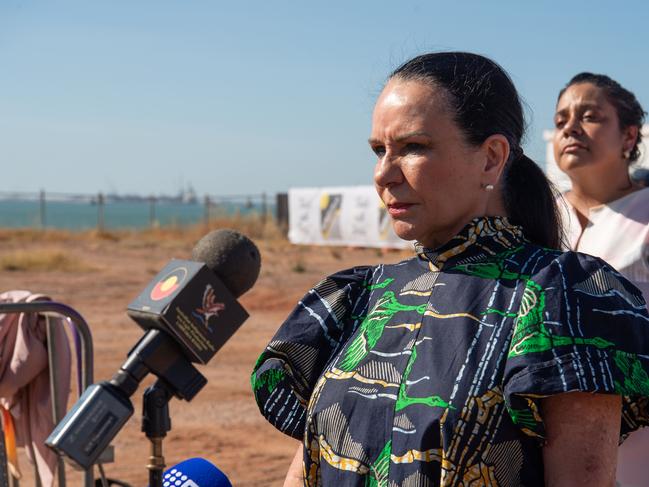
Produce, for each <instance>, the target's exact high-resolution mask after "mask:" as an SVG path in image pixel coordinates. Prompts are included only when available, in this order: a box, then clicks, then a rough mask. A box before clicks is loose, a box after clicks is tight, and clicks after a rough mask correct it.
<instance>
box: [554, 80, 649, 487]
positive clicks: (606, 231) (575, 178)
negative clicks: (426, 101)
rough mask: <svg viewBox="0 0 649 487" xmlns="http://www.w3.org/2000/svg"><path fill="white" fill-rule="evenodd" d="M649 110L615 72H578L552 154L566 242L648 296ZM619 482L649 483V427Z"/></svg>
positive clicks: (624, 451) (561, 108) (624, 457)
mask: <svg viewBox="0 0 649 487" xmlns="http://www.w3.org/2000/svg"><path fill="white" fill-rule="evenodd" d="M644 116H645V112H644V110H643V109H642V106H641V105H640V103H639V102H638V100H637V99H636V97H635V95H634V94H633V93H631V92H630V91H628V90H626V89H625V88H623V87H622V86H621V85H620V84H619V83H617V82H616V81H615V80H613V79H611V78H610V77H608V76H606V75H602V74H593V73H580V74H578V75H576V76H574V77H573V78H572V79H571V80H570V81H569V82H568V84H567V86H566V87H565V88H564V89H563V90H561V92H560V93H559V99H558V100H557V108H556V113H555V116H554V122H555V126H556V131H555V134H554V155H555V159H556V161H557V163H558V165H559V168H560V169H561V170H562V171H563V172H565V173H566V174H567V175H568V176H569V177H570V180H571V182H572V188H571V190H570V191H568V192H567V193H565V194H564V195H563V196H564V199H565V202H562V203H563V204H560V205H559V207H560V209H561V210H562V212H563V214H562V220H563V223H564V228H565V234H566V237H567V239H566V240H567V242H566V243H567V247H568V248H569V249H570V250H576V251H579V252H584V253H587V254H591V255H595V256H597V257H601V258H602V259H604V260H605V261H606V262H608V263H609V264H610V265H611V266H613V267H614V268H615V269H617V270H618V271H619V272H620V274H622V275H623V276H624V277H626V278H627V279H628V280H629V281H631V282H632V283H633V284H634V285H635V286H637V287H638V288H639V289H640V290H641V291H642V292H643V294H644V298H645V300H647V298H648V297H649V188H646V187H644V186H643V185H642V184H640V183H639V182H635V181H633V179H631V177H630V175H629V166H630V165H631V164H632V163H634V162H635V161H637V160H638V158H639V155H640V153H639V150H638V146H639V144H640V140H641V137H642V133H641V129H642V124H643V122H644ZM617 470H618V474H617V479H618V482H619V483H620V485H623V486H627V485H628V486H642V485H647V483H648V481H647V479H648V478H649V429H642V430H641V431H638V432H637V433H634V434H633V435H631V437H630V438H629V439H628V440H626V442H625V443H624V444H623V446H622V447H621V448H620V450H619V456H618V468H617Z"/></svg>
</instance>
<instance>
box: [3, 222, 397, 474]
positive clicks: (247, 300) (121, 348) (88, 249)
mask: <svg viewBox="0 0 649 487" xmlns="http://www.w3.org/2000/svg"><path fill="white" fill-rule="evenodd" d="M201 233H202V232H200V230H197V231H192V232H187V234H185V235H182V234H180V233H169V232H166V233H165V232H158V233H156V232H147V233H139V234H138V233H134V234H119V235H103V236H102V235H99V236H98V235H94V234H82V235H74V234H65V233H50V234H47V235H46V236H42V235H40V236H39V234H38V233H31V232H26V233H15V232H13V233H12V232H9V233H1V234H0V243H1V245H0V261H1V262H2V263H3V265H4V266H5V267H7V265H6V264H7V262H9V263H10V262H12V260H14V259H15V260H18V261H19V260H20V259H23V260H24V259H25V256H42V257H43V261H44V262H45V264H39V265H41V266H43V265H44V266H45V267H48V264H47V262H48V261H51V265H50V267H51V266H54V267H57V266H58V267H59V270H51V269H47V268H45V269H39V268H38V265H36V264H28V265H27V266H26V267H28V268H27V269H25V270H2V271H1V272H0V289H1V290H10V289H28V290H30V291H33V292H39V293H45V294H48V295H49V296H51V297H52V298H54V299H56V300H58V301H61V302H64V303H66V304H69V305H71V306H72V307H74V308H75V309H76V310H77V311H79V312H80V313H81V314H82V315H83V316H84V317H85V319H86V320H87V321H88V323H89V325H90V327H91V330H92V334H93V339H94V347H95V362H94V364H95V365H94V366H95V381H99V380H104V379H108V378H110V377H111V376H112V374H113V373H114V372H115V371H117V369H118V368H119V366H120V364H121V363H122V362H123V360H124V358H125V356H126V353H127V352H128V350H129V349H130V347H131V346H132V345H133V344H134V343H135V342H136V341H137V340H138V338H139V337H140V336H141V334H142V330H141V329H140V328H139V327H138V326H137V325H136V324H135V323H134V322H132V321H130V319H129V318H128V317H127V316H126V314H125V308H126V306H127V304H128V303H129V302H130V301H131V300H132V299H133V298H134V297H135V296H136V295H137V294H138V293H139V292H140V291H141V290H142V288H144V286H145V285H146V284H147V283H148V281H149V280H150V279H151V278H152V277H153V276H154V275H155V274H156V273H157V272H158V271H159V270H160V269H161V268H162V267H163V266H164V265H165V264H166V263H167V261H168V260H169V259H170V258H172V257H176V258H188V256H189V255H190V252H191V248H192V246H193V244H194V243H195V242H196V240H197V239H198V237H199V236H200V234H201ZM256 242H257V244H258V246H259V248H260V251H261V254H262V271H261V275H260V278H259V280H258V281H257V284H256V286H255V287H254V288H253V290H251V291H250V292H248V293H247V294H246V295H244V296H243V297H242V298H241V302H242V304H243V305H244V307H245V308H246V309H247V310H248V312H249V313H250V315H251V317H250V319H249V320H248V321H247V322H246V323H245V324H244V325H243V327H242V328H241V329H240V330H239V331H238V332H237V334H236V335H235V336H234V337H233V338H232V339H231V340H230V341H229V342H228V343H227V344H226V345H225V346H224V347H223V348H222V349H221V351H220V352H219V353H218V354H217V355H216V356H215V357H214V359H212V361H211V362H210V363H209V364H208V365H207V366H203V367H200V368H201V372H202V373H203V374H204V375H205V376H206V377H207V378H208V381H209V382H208V384H207V386H205V388H204V389H203V390H202V391H201V392H200V394H199V395H198V396H197V397H196V398H195V399H194V400H193V401H192V402H190V403H187V402H181V401H178V400H176V399H174V400H172V402H171V405H170V411H171V417H172V426H173V428H172V430H171V432H170V433H169V435H168V436H167V438H166V440H165V442H164V453H165V459H166V463H167V465H173V464H175V463H178V462H179V461H182V460H183V459H186V458H188V457H192V456H202V457H204V458H206V459H208V460H210V461H212V462H213V463H214V464H215V465H217V466H218V467H219V468H221V469H222V470H223V471H224V472H225V473H226V474H227V475H228V476H229V478H230V479H231V481H232V483H233V485H235V486H241V487H252V486H281V485H282V481H283V478H284V474H285V471H286V469H287V467H288V465H289V462H290V459H291V458H292V456H293V453H294V451H295V448H296V446H297V443H296V441H295V440H293V439H292V438H289V437H287V436H284V435H283V434H281V433H279V432H278V431H276V430H275V429H274V428H273V427H272V426H270V425H269V424H268V423H266V421H265V420H264V419H263V418H262V416H261V415H260V414H259V412H258V410H257V406H256V404H255V402H254V399H253V396H252V392H251V389H250V381H249V376H250V371H251V369H252V366H253V364H254V362H255V360H256V358H257V356H258V355H259V353H260V352H261V351H262V350H263V348H264V346H265V345H266V343H267V342H268V341H269V340H270V338H271V337H272V335H273V333H274V332H275V330H276V329H277V327H278V326H279V324H281V322H282V320H283V319H284V318H285V316H286V315H287V314H288V313H289V312H290V310H291V309H292V307H293V306H294V304H295V302H296V301H297V300H298V299H299V298H300V297H301V296H302V295H303V294H304V292H305V291H306V290H307V289H308V288H309V287H311V286H312V285H313V284H315V283H316V282H317V281H318V280H320V279H321V278H322V277H323V276H325V275H326V274H329V273H332V272H334V271H336V270H340V269H344V268H348V267H352V266H354V265H360V264H374V263H378V262H395V261H398V260H401V259H403V258H404V257H405V256H407V255H408V253H407V252H405V253H404V252H394V251H389V252H385V251H380V250H377V249H342V248H329V247H296V246H292V245H290V244H288V243H287V242H286V241H284V240H282V239H279V238H276V237H275V238H272V239H270V238H267V239H263V238H261V239H256ZM61 256H63V257H64V258H65V259H64V260H65V261H66V262H67V264H66V265H65V266H61V264H60V262H59V263H58V264H57V263H56V262H58V261H60V260H61V259H60V257H61ZM57 257H58V260H57ZM9 267H12V266H11V265H9ZM61 268H63V270H62V269H61ZM149 379H150V378H149ZM151 382H152V380H146V381H145V383H143V384H142V385H141V386H140V389H139V390H138V391H137V392H136V393H135V395H134V396H133V403H134V405H135V411H136V413H135V415H134V416H133V417H132V418H131V420H130V421H129V422H128V423H127V425H126V426H125V427H124V428H123V429H122V431H121V432H120V433H119V435H118V436H117V438H116V439H115V441H114V442H113V444H114V446H115V456H116V459H115V462H114V463H112V464H108V465H106V473H107V475H108V476H109V477H113V478H117V479H120V480H123V481H126V482H128V483H130V484H132V485H133V486H136V485H146V484H147V481H148V474H147V471H146V469H145V464H146V460H147V456H148V448H149V444H148V441H147V440H146V438H145V437H144V434H143V433H141V432H140V422H141V415H140V408H141V393H142V391H143V390H144V387H145V386H146V385H148V384H150V383H151ZM74 400H76V397H75V396H71V399H70V405H72V403H73V402H74ZM22 466H23V470H25V479H24V480H23V481H22V482H21V485H33V479H32V478H31V476H30V472H29V467H28V465H26V464H24V463H23V465H22ZM67 477H68V483H69V485H81V476H80V475H79V474H78V473H74V472H72V473H70V472H69V473H68V476H67Z"/></svg>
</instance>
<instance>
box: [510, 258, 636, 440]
mask: <svg viewBox="0 0 649 487" xmlns="http://www.w3.org/2000/svg"><path fill="white" fill-rule="evenodd" d="M524 285H525V289H524V292H523V298H522V300H521V304H520V308H519V310H518V313H517V316H516V318H515V321H514V323H515V324H514V330H513V334H512V339H511V343H510V348H509V354H508V358H507V362H506V365H505V373H504V378H503V390H504V396H505V403H506V406H507V408H508V410H509V413H510V416H511V418H512V420H513V421H514V423H516V424H517V425H518V426H519V427H520V428H521V430H522V431H523V432H524V433H526V434H528V435H531V436H535V437H538V438H541V439H542V438H543V437H544V425H543V418H542V416H541V413H540V408H539V400H540V399H541V398H543V397H547V396H551V395H554V394H560V393H564V392H576V391H580V392H592V393H604V394H619V395H621V396H623V401H622V402H623V409H622V424H621V435H622V436H623V437H624V436H625V435H627V434H628V433H630V432H632V431H634V430H635V429H637V428H638V427H640V426H644V425H648V424H649V409H648V407H647V403H648V401H649V399H648V398H649V315H648V314H647V308H646V303H645V301H644V299H643V296H642V293H641V292H640V291H639V290H638V289H637V288H636V287H635V286H633V285H632V284H631V283H630V282H629V281H627V280H626V279H625V278H624V277H622V276H621V275H620V274H619V273H618V272H617V271H615V270H614V269H613V268H612V267H610V266H609V265H608V264H606V263H605V262H604V261H603V260H601V259H598V258H595V257H591V256H589V255H585V254H579V253H577V252H566V253H565V254H561V255H560V256H558V257H556V258H555V259H554V260H553V261H552V262H551V264H550V265H548V266H545V267H544V268H543V269H541V270H540V271H539V272H536V273H534V272H533V273H532V274H531V275H530V276H529V277H528V278H527V279H526V280H524Z"/></svg>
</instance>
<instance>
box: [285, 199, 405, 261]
mask: <svg viewBox="0 0 649 487" xmlns="http://www.w3.org/2000/svg"><path fill="white" fill-rule="evenodd" d="M288 222H289V230H288V238H289V240H290V241H291V242H292V243H294V244H307V245H343V246H346V245H349V246H355V247H381V248H411V247H412V242H407V241H405V240H401V239H400V238H399V237H397V236H396V235H395V233H394V231H393V230H392V222H391V219H390V215H388V213H387V211H386V209H385V207H384V206H383V203H382V202H381V199H380V198H379V197H378V195H377V194H376V190H375V189H374V187H373V186H340V187H329V188H294V189H289V191H288Z"/></svg>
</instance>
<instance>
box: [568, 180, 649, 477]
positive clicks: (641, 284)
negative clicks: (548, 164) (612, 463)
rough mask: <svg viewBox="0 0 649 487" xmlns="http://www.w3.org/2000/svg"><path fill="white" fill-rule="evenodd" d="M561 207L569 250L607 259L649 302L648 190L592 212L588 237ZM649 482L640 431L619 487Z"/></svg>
mask: <svg viewBox="0 0 649 487" xmlns="http://www.w3.org/2000/svg"><path fill="white" fill-rule="evenodd" d="M558 204H559V209H560V212H561V218H562V220H563V227H564V231H565V235H566V239H567V241H568V242H567V243H568V245H569V246H570V249H571V250H578V251H579V252H583V253H585V254H590V255H594V256H596V257H600V258H602V259H604V260H605V261H606V262H608V263H609V264H611V265H612V266H613V267H614V268H616V269H617V270H618V271H619V272H620V273H621V274H622V275H623V276H624V277H626V278H627V279H628V280H629V281H631V282H632V283H633V284H635V285H636V286H637V287H638V288H639V289H640V290H641V291H642V293H643V295H644V298H645V301H649V188H644V189H641V190H639V191H635V192H633V193H630V194H628V195H626V196H624V197H622V198H620V199H617V200H615V201H611V202H610V203H607V204H605V205H600V206H596V207H594V208H591V209H590V214H589V215H588V223H587V224H586V227H585V228H584V230H583V232H582V229H581V225H580V224H579V220H578V219H577V213H576V211H575V209H574V208H573V206H572V205H571V204H570V203H569V202H568V201H567V199H565V198H562V199H561V200H559V201H558ZM648 477H649V428H641V429H640V430H638V431H636V432H635V433H633V434H631V436H630V437H629V438H628V439H627V440H626V441H625V442H624V444H623V445H622V446H621V447H620V448H619V450H618V465H617V485H618V486H620V487H641V486H646V485H647V484H648V482H649V481H648V480H647V478H648Z"/></svg>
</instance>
